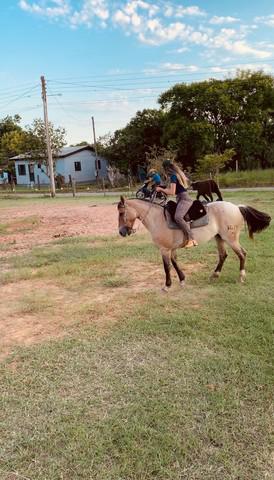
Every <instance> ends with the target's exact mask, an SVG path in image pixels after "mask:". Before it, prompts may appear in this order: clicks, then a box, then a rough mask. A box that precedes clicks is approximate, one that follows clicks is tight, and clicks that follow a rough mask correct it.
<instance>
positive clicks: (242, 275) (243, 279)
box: [239, 270, 246, 283]
mask: <svg viewBox="0 0 274 480" xmlns="http://www.w3.org/2000/svg"><path fill="white" fill-rule="evenodd" d="M245 277H246V274H245V270H241V271H240V278H239V280H240V283H245Z"/></svg>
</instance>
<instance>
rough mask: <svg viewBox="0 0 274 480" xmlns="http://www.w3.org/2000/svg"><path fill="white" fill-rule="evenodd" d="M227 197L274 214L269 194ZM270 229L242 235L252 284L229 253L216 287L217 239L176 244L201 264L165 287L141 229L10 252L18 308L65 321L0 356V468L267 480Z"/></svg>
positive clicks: (110, 479)
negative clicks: (241, 279)
mask: <svg viewBox="0 0 274 480" xmlns="http://www.w3.org/2000/svg"><path fill="white" fill-rule="evenodd" d="M227 197H228V198H229V199H230V200H232V201H235V203H248V204H250V205H253V206H255V207H256V208H259V209H261V210H265V211H267V212H268V213H270V214H271V215H272V216H273V214H274V206H273V205H274V202H273V200H274V194H273V193H272V192H263V193H260V192H258V193H257V192H256V193H254V192H253V193H252V192H244V193H243V192H237V194H235V193H234V194H233V193H230V194H229V195H228V196H227ZM228 198H227V199H228ZM273 233H274V229H273V226H272V225H271V227H270V228H269V229H268V230H266V231H265V232H263V233H262V234H260V235H258V236H256V240H255V241H254V242H251V241H250V240H249V239H248V238H247V235H246V234H245V233H243V236H242V244H243V246H244V247H245V248H246V249H247V250H248V258H247V281H246V284H245V285H240V284H239V283H238V282H237V278H238V273H239V272H238V271H239V265H238V260H237V259H236V257H235V255H234V254H233V253H232V252H231V251H229V257H228V259H227V261H226V264H225V266H224V269H223V272H222V276H221V277H220V279H219V280H218V281H217V282H213V283H211V282H209V280H208V278H209V274H210V272H211V271H212V270H213V268H214V266H215V262H216V248H215V245H214V244H213V243H209V244H207V245H205V246H202V247H200V248H199V249H193V250H191V251H189V252H184V251H182V252H180V253H179V259H180V263H181V264H182V266H183V265H184V264H185V266H186V270H187V266H188V265H194V266H195V265H197V266H199V268H198V267H197V268H193V269H192V270H191V271H190V273H189V274H188V276H187V283H186V287H185V289H180V287H179V286H178V282H177V280H176V279H175V277H174V284H173V287H172V289H171V291H170V293H169V294H168V295H164V294H163V293H161V292H160V286H161V285H160V282H159V280H160V278H159V274H156V275H155V278H153V276H152V277H149V275H150V274H151V272H152V273H153V272H156V270H157V268H158V267H159V265H160V262H161V260H160V257H159V253H158V252H157V250H156V249H155V248H154V247H153V246H152V245H151V243H150V240H149V239H148V237H147V236H146V235H145V236H143V235H139V234H137V235H135V236H133V237H130V238H128V239H120V238H118V237H112V238H105V239H100V238H88V237H86V238H78V239H76V238H72V239H68V238H66V239H63V240H60V241H57V242H55V243H54V244H52V245H50V246H48V247H43V248H35V249H33V250H32V251H31V252H30V254H29V255H28V256H27V255H23V256H13V257H9V258H5V259H3V260H2V262H1V263H2V267H3V270H4V271H3V273H1V274H0V282H2V286H3V287H5V286H6V287H7V286H8V287H9V289H11V288H12V287H13V286H14V288H16V287H17V285H18V303H16V306H15V307H14V308H15V311H16V314H17V315H19V314H20V315H30V314H33V315H36V316H39V318H40V321H41V322H43V321H45V319H47V317H48V316H53V317H54V315H56V314H57V313H56V312H58V314H60V311H62V315H63V317H64V318H69V319H70V320H71V322H70V323H69V325H68V326H67V328H66V331H65V333H66V335H65V336H63V337H62V338H58V339H54V338H53V339H52V340H51V341H48V340H47V341H44V342H43V343H41V344H37V345H33V346H29V347H20V348H17V349H15V350H14V352H13V354H10V356H8V357H7V358H6V359H5V360H4V361H3V362H2V364H1V383H0V386H1V397H0V398H1V400H0V424H1V435H0V465H1V466H0V478H1V479H3V480H4V479H5V480H7V479H13V478H14V479H15V478H21V476H22V477H23V478H24V477H25V478H30V479H35V480H40V479H41V480H45V479H48V480H57V479H58V480H59V479H60V480H61V479H66V480H75V479H83V480H86V479H91V480H152V479H157V480H179V479H180V480H181V479H186V480H202V479H203V480H204V479H205V480H262V479H264V478H266V479H268V478H269V479H270V478H272V468H273V463H272V464H271V451H270V434H271V431H270V430H271V428H270V427H271V413H272V412H271V403H272V393H273V385H272V377H273V368H272V359H273V344H272V342H271V334H272V321H273V318H274V305H273V294H272V292H273V268H274V260H273ZM146 278H149V280H148V281H147V287H146V288H142V289H139V290H138V288H137V287H138V285H139V284H141V283H142V282H143V281H144V280H145V279H146ZM24 282H25V283H24ZM26 284H27V285H28V290H27V291H26V288H27V287H26ZM30 285H33V289H31V290H30ZM37 285H40V289H39V290H36V289H35V288H36V287H37ZM134 287H135V288H137V289H134ZM9 291H10V290H8V291H7V292H9ZM61 293H62V297H61V296H60V295H61ZM7 294H8V293H7ZM99 296H100V301H99ZM111 319H114V320H115V321H114V322H113V321H111ZM102 326H104V328H102Z"/></svg>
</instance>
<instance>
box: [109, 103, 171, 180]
mask: <svg viewBox="0 0 274 480" xmlns="http://www.w3.org/2000/svg"><path fill="white" fill-rule="evenodd" d="M163 122H164V113H163V112H161V111H159V110H156V109H145V110H143V111H142V112H137V113H136V116H135V117H134V118H133V119H132V120H131V121H130V122H129V123H128V125H127V126H126V127H125V128H123V129H120V130H116V132H115V133H114V135H113V136H111V137H110V138H107V139H105V140H106V141H105V142H102V141H101V143H100V153H102V154H103V155H104V156H105V157H106V158H108V159H109V160H110V163H112V164H113V165H115V166H116V167H118V168H119V169H120V170H121V172H124V173H126V172H127V171H128V170H130V171H131V172H132V173H133V174H135V175H136V174H137V170H138V165H141V164H145V163H146V152H147V151H148V149H149V148H150V147H152V146H153V145H160V144H161V140H160V139H161V135H162V131H163Z"/></svg>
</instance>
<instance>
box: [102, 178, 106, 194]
mask: <svg viewBox="0 0 274 480" xmlns="http://www.w3.org/2000/svg"><path fill="white" fill-rule="evenodd" d="M102 184H103V192H104V197H105V196H106V189H105V179H104V177H103V178H102Z"/></svg>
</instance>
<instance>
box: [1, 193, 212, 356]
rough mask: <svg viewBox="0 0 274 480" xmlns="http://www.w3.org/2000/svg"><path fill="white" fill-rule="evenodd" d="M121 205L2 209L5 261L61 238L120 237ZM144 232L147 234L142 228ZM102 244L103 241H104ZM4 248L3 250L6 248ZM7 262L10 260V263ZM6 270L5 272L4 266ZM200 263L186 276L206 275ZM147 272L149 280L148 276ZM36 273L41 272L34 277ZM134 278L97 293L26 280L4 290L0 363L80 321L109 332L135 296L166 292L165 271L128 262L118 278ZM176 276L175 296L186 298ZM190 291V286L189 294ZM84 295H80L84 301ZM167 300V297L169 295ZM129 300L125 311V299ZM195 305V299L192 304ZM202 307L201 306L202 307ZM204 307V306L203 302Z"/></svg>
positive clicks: (99, 288) (187, 267)
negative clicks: (18, 349) (200, 272)
mask: <svg viewBox="0 0 274 480" xmlns="http://www.w3.org/2000/svg"><path fill="white" fill-rule="evenodd" d="M117 220H118V216H117V207H116V205H109V204H108V205H98V206H96V205H94V204H93V203H92V202H90V204H89V205H87V204H78V205H73V204H72V205H71V204H67V205H64V204H62V205H46V206H45V205H37V204H35V203H33V204H31V207H30V205H25V206H24V205H22V204H21V205H20V206H18V207H9V208H2V209H1V210H0V259H1V257H2V259H3V260H4V258H7V257H10V256H13V255H24V254H27V252H28V251H29V250H31V249H32V248H33V247H35V246H43V245H50V244H51V243H52V242H54V241H56V240H58V239H59V238H65V237H81V236H96V237H100V236H106V235H117V236H118V229H117ZM137 228H138V233H139V232H140V233H144V232H145V229H144V227H143V225H142V224H140V223H138V226H137ZM99 241H100V240H99ZM1 247H2V248H1ZM4 261H5V260H4ZM2 268H5V265H4V264H3V266H2ZM201 268H203V266H202V265H201V264H199V263H196V264H185V265H184V270H185V272H186V274H187V275H188V274H190V273H191V272H192V271H193V270H196V271H197V270H200V269H201ZM144 271H146V275H145V276H144ZM33 273H34V274H35V271H34V272H33ZM120 274H121V277H126V276H127V277H128V278H130V279H131V278H132V279H134V282H133V283H132V284H131V285H130V286H128V285H125V286H120V287H118V288H117V286H116V287H115V288H106V287H103V286H102V285H100V284H99V283H98V285H97V284H96V283H94V282H93V284H92V288H87V290H86V291H85V290H83V291H81V294H80V293H79V292H77V291H76V292H73V291H72V290H71V289H69V288H68V287H62V286H60V285H58V282H53V281H52V279H51V280H47V279H43V280H41V279H39V278H35V276H34V278H33V279H26V280H19V281H17V282H10V283H7V284H3V285H1V286H0V331H1V335H0V361H1V359H3V358H5V357H6V356H7V355H9V354H10V353H12V352H13V351H14V348H16V347H18V346H21V345H25V346H28V345H31V344H33V343H40V342H42V341H46V340H48V339H51V338H58V337H60V336H63V335H64V334H66V332H68V330H69V328H70V326H71V325H74V324H75V321H77V318H79V306H80V307H81V306H82V307H83V306H84V307H85V312H81V314H80V318H81V324H84V323H86V322H88V323H90V322H92V323H95V324H97V325H99V326H100V328H105V327H107V326H109V325H111V324H112V323H113V322H116V321H118V320H119V319H120V317H121V308H123V309H124V308H125V304H127V308H131V303H132V302H133V303H134V296H135V295H138V294H140V293H141V292H147V291H148V290H151V291H155V292H156V291H157V292H159V293H160V287H161V284H162V283H163V280H164V274H163V269H162V265H161V263H159V266H157V267H156V266H155V265H149V264H147V263H143V262H128V261H126V262H124V264H123V265H121V272H120V271H118V275H120ZM172 275H173V276H174V286H173V288H172V291H173V293H172V295H173V296H175V297H176V296H177V295H178V296H181V294H182V292H181V288H180V287H179V283H178V280H177V278H175V277H176V276H175V272H173V273H172ZM187 288H188V287H186V289H187ZM79 295H80V296H79ZM164 295H165V294H164ZM121 298H123V299H124V301H123V305H122V306H121V305H120V303H121V301H120V299H121ZM192 300H193V303H194V304H195V299H192ZM196 303H197V302H196ZM108 306H109V307H108ZM197 308H199V302H198V303H197Z"/></svg>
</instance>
